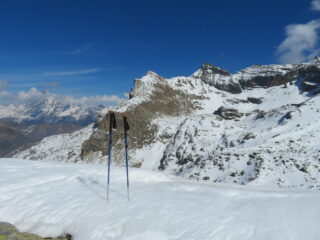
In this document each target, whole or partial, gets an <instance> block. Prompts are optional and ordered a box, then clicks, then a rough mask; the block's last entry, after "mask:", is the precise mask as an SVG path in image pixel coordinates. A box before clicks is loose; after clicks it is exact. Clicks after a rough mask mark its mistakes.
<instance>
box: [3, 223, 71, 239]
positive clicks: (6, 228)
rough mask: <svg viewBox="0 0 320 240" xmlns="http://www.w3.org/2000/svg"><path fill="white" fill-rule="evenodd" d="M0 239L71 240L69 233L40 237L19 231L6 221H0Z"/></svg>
mask: <svg viewBox="0 0 320 240" xmlns="http://www.w3.org/2000/svg"><path fill="white" fill-rule="evenodd" d="M0 239H1V240H46V239H51V240H72V236H71V235H70V234H65V235H63V236H59V237H56V238H41V237H39V236H38V235H36V234H31V233H21V232H19V230H18V229H17V228H16V227H15V226H13V225H11V224H9V223H6V222H0Z"/></svg>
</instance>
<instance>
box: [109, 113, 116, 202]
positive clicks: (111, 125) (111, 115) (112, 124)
mask: <svg viewBox="0 0 320 240" xmlns="http://www.w3.org/2000/svg"><path fill="white" fill-rule="evenodd" d="M108 113H109V153H108V182H107V201H109V183H110V165H111V150H112V129H116V127H117V123H116V117H115V115H114V112H113V111H111V110H110V111H109V112H108Z"/></svg>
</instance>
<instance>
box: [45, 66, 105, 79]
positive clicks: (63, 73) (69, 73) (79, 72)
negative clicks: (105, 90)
mask: <svg viewBox="0 0 320 240" xmlns="http://www.w3.org/2000/svg"><path fill="white" fill-rule="evenodd" d="M100 71H101V69H99V68H90V69H82V70H73V71H61V72H44V73H42V76H50V77H52V76H74V75H85V74H91V73H97V72H100Z"/></svg>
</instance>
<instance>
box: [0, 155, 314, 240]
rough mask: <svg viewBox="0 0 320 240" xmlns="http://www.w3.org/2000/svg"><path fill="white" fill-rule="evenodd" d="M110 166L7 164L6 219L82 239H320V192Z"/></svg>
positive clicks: (1, 207)
mask: <svg viewBox="0 0 320 240" xmlns="http://www.w3.org/2000/svg"><path fill="white" fill-rule="evenodd" d="M111 170H112V177H111V188H110V190H111V191H110V201H109V203H108V202H107V200H106V167H105V166H104V165H88V164H83V163H82V164H71V163H56V162H43V161H41V162H38V161H27V160H19V159H0V221H6V222H10V223H12V224H14V225H16V226H17V227H18V228H19V229H20V230H21V231H26V232H33V233H36V234H39V235H42V236H44V237H46V236H57V235H60V234H62V233H71V234H72V235H73V236H74V239H75V240H91V239H92V240H108V239H130V240H143V239H145V240H150V239H152V240H167V239H172V240H173V239H175V240H177V239H184V240H185V239H215V240H224V239H228V240H239V239H241V240H244V239H252V240H264V239H265V240H270V239H272V240H283V239H288V240H289V239H290V240H293V239H296V240H302V239H303V240H309V239H312V240H318V239H320V228H319V222H320V204H319V200H320V193H319V192H315V191H291V192H289V191H280V190H275V191H272V190H258V189H254V188H249V187H234V186H228V185H221V184H220V185H217V184H205V183H195V182H191V181H188V180H181V179H176V178H169V177H167V176H165V175H163V174H161V173H156V172H152V171H147V170H142V169H130V177H131V200H130V202H128V200H127V197H126V186H125V169H124V168H120V167H112V169H111Z"/></svg>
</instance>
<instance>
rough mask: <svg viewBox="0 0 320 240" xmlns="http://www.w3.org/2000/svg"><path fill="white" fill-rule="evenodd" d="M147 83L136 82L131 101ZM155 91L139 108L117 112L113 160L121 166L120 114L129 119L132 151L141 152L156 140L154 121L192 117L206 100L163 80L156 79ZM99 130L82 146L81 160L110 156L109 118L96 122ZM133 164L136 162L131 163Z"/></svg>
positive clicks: (128, 108) (156, 128)
mask: <svg viewBox="0 0 320 240" xmlns="http://www.w3.org/2000/svg"><path fill="white" fill-rule="evenodd" d="M145 84H146V83H144V82H142V81H140V80H139V79H136V80H135V82H134V88H133V89H132V90H131V93H130V96H131V98H135V97H139V96H141V94H142V92H143V91H142V90H143V89H142V88H143V87H144V85H145ZM150 84H151V85H152V87H153V89H154V90H153V92H152V93H151V94H150V95H149V96H148V98H147V99H145V100H144V101H142V102H141V103H139V104H137V105H131V106H129V107H127V109H126V110H125V111H124V110H120V111H117V110H115V115H116V121H117V129H116V130H113V135H112V137H113V147H112V152H113V153H112V154H113V159H114V161H116V162H117V163H118V164H120V165H121V164H122V163H124V159H125V155H124V154H125V153H124V143H123V137H124V131H123V120H122V118H121V116H120V115H121V113H122V112H125V113H126V115H127V116H128V122H129V125H130V131H129V135H128V142H129V148H130V149H132V150H135V149H141V148H142V147H144V146H147V145H149V144H152V143H154V142H155V141H156V136H157V132H158V126H156V125H153V124H152V120H153V119H156V118H159V117H163V116H180V115H185V114H190V113H191V112H193V111H194V110H195V109H198V108H200V106H198V104H197V102H198V101H201V100H203V97H202V96H197V95H193V94H186V93H184V92H183V91H180V90H176V89H173V88H171V87H170V86H169V85H168V84H166V83H165V82H163V81H162V78H161V77H159V76H155V78H154V80H153V82H152V83H150ZM96 126H97V129H96V130H95V131H94V133H93V134H92V136H91V137H90V138H89V139H88V140H87V141H85V142H84V143H83V145H82V152H81V158H82V159H86V158H88V157H90V155H91V154H93V153H94V152H101V154H102V155H107V154H108V145H109V144H108V131H109V115H108V114H107V115H105V116H102V117H100V120H99V121H98V122H97V123H96ZM169 137H170V136H168V138H169ZM131 164H132V165H135V164H136V163H134V162H131Z"/></svg>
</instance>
